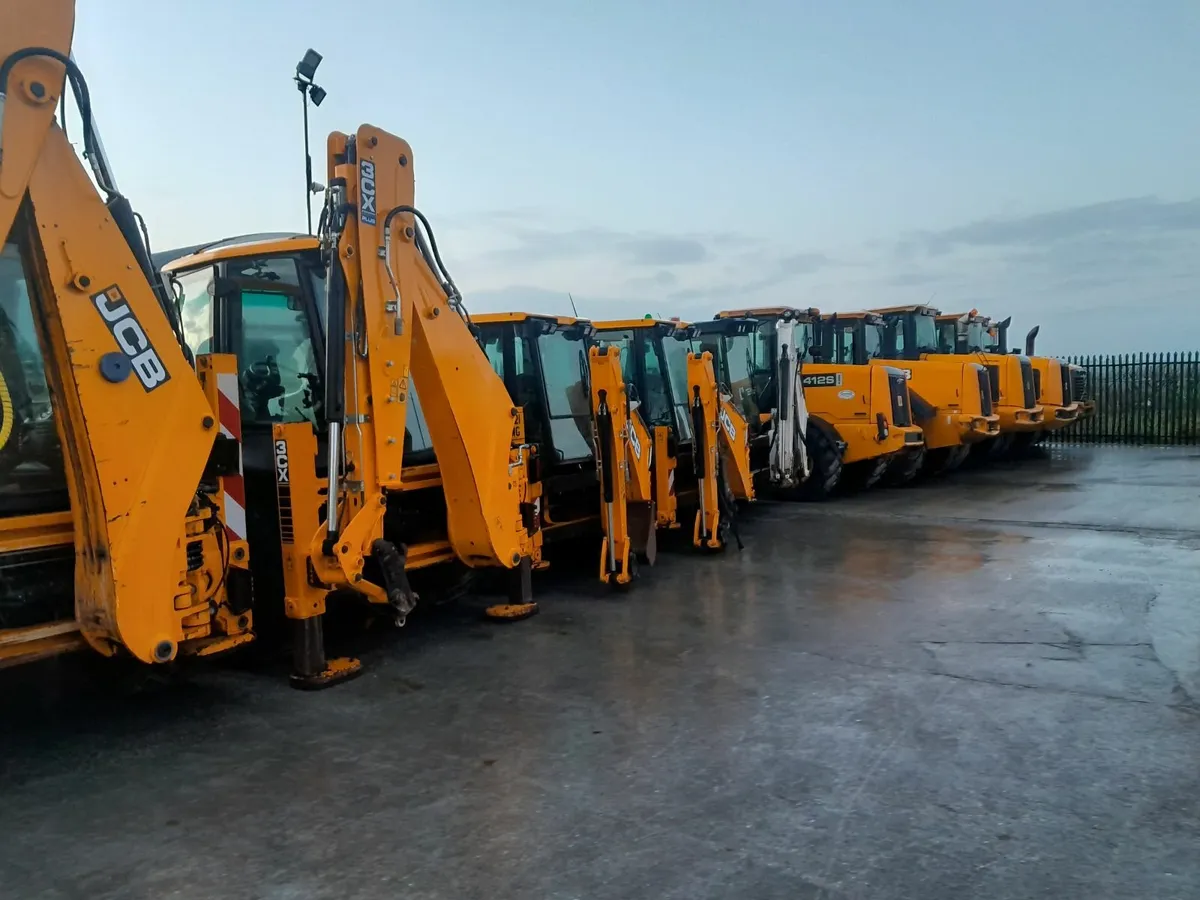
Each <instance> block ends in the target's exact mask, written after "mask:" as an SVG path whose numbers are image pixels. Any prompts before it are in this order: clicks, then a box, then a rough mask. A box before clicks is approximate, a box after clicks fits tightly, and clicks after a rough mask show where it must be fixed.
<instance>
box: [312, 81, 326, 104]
mask: <svg viewBox="0 0 1200 900" xmlns="http://www.w3.org/2000/svg"><path fill="white" fill-rule="evenodd" d="M308 99H309V100H311V101H312V102H313V106H320V105H321V101H322V100H324V99H325V88H323V87H317V86H316V85H315V84H310V85H309V86H308Z"/></svg>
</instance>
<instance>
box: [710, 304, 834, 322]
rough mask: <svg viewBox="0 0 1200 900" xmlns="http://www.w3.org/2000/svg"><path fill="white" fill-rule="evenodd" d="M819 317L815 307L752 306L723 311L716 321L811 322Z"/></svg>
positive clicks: (819, 312) (718, 314)
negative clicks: (792, 320)
mask: <svg viewBox="0 0 1200 900" xmlns="http://www.w3.org/2000/svg"><path fill="white" fill-rule="evenodd" d="M820 315H821V311H820V310H819V309H817V308H816V307H815V306H810V307H809V308H808V309H798V308H796V307H793V306H753V307H749V308H746V309H723V310H721V311H720V312H719V313H717V314H716V316H715V317H714V318H717V319H799V320H800V321H811V320H813V319H816V318H817V317H818V316H820Z"/></svg>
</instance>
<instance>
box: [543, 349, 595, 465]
mask: <svg viewBox="0 0 1200 900" xmlns="http://www.w3.org/2000/svg"><path fill="white" fill-rule="evenodd" d="M538 351H539V353H540V355H541V359H542V375H543V380H544V382H545V385H546V399H547V401H548V403H549V409H548V410H547V412H548V414H549V418H550V431H551V438H552V441H553V443H554V450H555V452H556V454H557V455H558V458H559V460H560V461H569V460H579V459H588V458H590V457H591V456H592V453H593V451H592V397H591V386H590V385H589V384H588V369H587V365H588V362H587V345H586V344H585V343H584V342H583V341H582V340H578V339H573V338H571V337H568V336H567V335H566V334H564V333H563V332H561V331H557V332H554V333H552V334H543V335H540V336H539V337H538Z"/></svg>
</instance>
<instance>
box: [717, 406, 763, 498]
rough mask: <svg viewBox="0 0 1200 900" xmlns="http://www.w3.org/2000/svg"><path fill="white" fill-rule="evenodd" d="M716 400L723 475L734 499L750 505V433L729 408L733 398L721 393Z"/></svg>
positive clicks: (752, 474) (733, 408)
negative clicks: (717, 401) (717, 402)
mask: <svg viewBox="0 0 1200 900" xmlns="http://www.w3.org/2000/svg"><path fill="white" fill-rule="evenodd" d="M718 397H719V400H720V404H719V412H718V413H717V424H718V425H720V429H719V430H718V436H719V438H720V447H721V460H722V464H723V465H724V466H725V475H726V477H727V479H728V481H729V487H730V489H731V490H732V491H733V496H734V497H736V498H737V499H738V500H747V501H752V500H754V499H755V496H754V472H753V470H752V469H751V467H750V429H749V426H748V425H747V423H746V417H745V416H743V415H742V413H741V411H740V410H739V409H738V408H737V407H736V406H734V405H733V398H732V397H731V396H730V395H729V394H727V393H725V392H724V391H723V390H719V391H718Z"/></svg>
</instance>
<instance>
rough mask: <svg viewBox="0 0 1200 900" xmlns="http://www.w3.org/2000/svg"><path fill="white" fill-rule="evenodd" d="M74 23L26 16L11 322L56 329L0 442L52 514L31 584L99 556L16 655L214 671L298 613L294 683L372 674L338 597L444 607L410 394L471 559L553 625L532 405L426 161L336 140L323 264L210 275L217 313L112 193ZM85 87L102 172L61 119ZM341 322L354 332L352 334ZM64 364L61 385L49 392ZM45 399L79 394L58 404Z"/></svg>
mask: <svg viewBox="0 0 1200 900" xmlns="http://www.w3.org/2000/svg"><path fill="white" fill-rule="evenodd" d="M72 27H73V6H72V4H71V3H69V2H62V0H57V2H47V3H42V4H40V5H38V6H36V7H34V6H33V5H32V4H12V3H10V4H9V5H7V6H5V7H4V8H3V10H0V85H2V86H3V91H4V97H3V103H2V104H0V228H2V229H3V232H4V234H5V235H6V241H5V251H4V262H5V265H4V268H3V275H4V278H5V279H6V282H7V283H6V284H5V285H4V290H3V291H2V292H0V297H2V298H3V299H4V300H5V301H8V305H9V308H7V309H6V310H5V318H6V319H7V320H8V321H9V323H10V324H12V323H14V322H21V323H27V324H28V328H27V329H26V330H25V334H24V335H22V334H20V333H18V332H17V331H16V329H15V328H14V329H13V334H12V335H11V338H12V340H11V341H8V340H7V338H8V337H9V336H8V335H6V336H5V340H3V341H0V344H5V343H7V344H8V348H9V349H11V350H13V352H12V353H7V351H6V350H4V348H0V356H5V357H6V358H11V357H15V358H16V359H17V360H18V361H19V362H20V363H21V365H20V367H19V368H20V371H19V372H17V373H15V374H14V373H11V372H5V373H4V380H5V385H6V392H7V393H8V394H9V395H10V396H12V395H13V394H14V391H13V390H11V389H7V385H8V384H9V383H10V382H13V383H16V382H20V385H21V386H20V387H18V388H17V389H16V390H15V396H17V397H18V398H20V402H21V403H22V404H23V407H22V409H21V410H20V415H21V420H20V422H19V423H18V422H17V416H16V413H17V410H15V409H14V415H13V417H12V420H11V427H10V428H5V429H4V430H3V432H0V434H3V436H4V438H5V440H6V443H12V448H13V450H14V451H15V452H19V453H22V454H28V455H23V456H21V457H19V458H17V459H15V460H12V458H11V457H10V461H12V462H15V465H13V466H12V467H11V468H10V469H9V470H8V471H7V474H8V476H9V477H10V478H11V481H10V484H11V486H12V488H15V490H10V491H7V492H5V493H16V492H20V491H21V485H22V482H23V481H24V480H25V477H26V474H27V473H28V474H31V475H32V479H31V482H30V483H31V484H34V485H35V487H43V488H48V489H47V490H36V489H35V491H34V492H33V493H34V494H35V495H40V496H43V497H45V498H48V500H49V507H48V508H44V509H38V508H37V507H36V506H33V507H26V508H24V509H17V511H16V512H15V513H14V514H13V515H10V516H9V517H8V520H7V521H6V523H5V525H6V527H4V528H3V529H2V532H3V538H0V540H3V542H4V543H3V544H2V545H0V554H2V555H3V558H4V560H5V561H10V560H12V559H13V554H16V555H17V556H18V557H21V558H20V559H19V562H20V564H22V565H24V564H26V563H28V562H29V561H30V556H29V555H30V554H31V553H34V554H36V553H39V552H41V551H44V550H49V551H52V553H51V554H50V555H51V556H54V555H55V554H56V555H57V560H58V561H59V562H61V561H62V552H63V550H62V548H71V550H72V551H73V559H74V578H73V584H72V585H71V590H70V593H69V595H68V597H69V599H67V600H64V598H62V597H61V596H52V597H50V598H49V599H46V595H45V593H44V592H43V590H42V589H43V588H45V587H51V588H52V587H54V586H55V582H54V580H53V579H51V578H47V579H36V578H27V579H26V581H25V582H24V586H25V587H26V588H28V590H26V591H24V592H23V594H22V595H21V596H19V597H15V598H9V599H11V600H12V601H13V602H12V603H9V602H7V601H6V604H5V621H4V622H3V623H0V624H2V625H4V626H9V625H13V623H12V621H11V620H12V617H11V616H9V615H8V613H9V612H10V607H15V608H16V613H17V615H18V616H19V617H20V619H21V620H20V621H18V622H17V623H16V624H15V625H14V626H13V627H6V628H4V630H3V631H2V632H0V660H4V661H14V660H18V659H28V658H31V657H35V656H41V655H46V654H48V653H51V652H57V651H59V650H63V649H69V648H70V647H72V646H78V645H79V643H80V636H82V639H83V640H84V641H86V642H87V643H88V644H90V645H91V646H93V647H94V648H95V649H97V650H99V651H100V652H103V653H106V654H112V653H116V652H118V651H120V650H125V651H127V652H129V653H130V654H132V655H133V656H135V657H136V658H138V659H141V660H143V661H146V662H166V661H169V660H171V659H174V658H176V657H177V656H181V655H205V654H210V653H214V652H217V651H218V650H222V649H226V648H229V647H232V646H236V645H238V644H241V643H244V642H246V641H248V640H250V639H251V636H252V632H251V627H252V622H251V605H252V602H253V599H256V598H258V597H261V596H264V595H265V596H268V597H271V596H279V595H282V599H283V606H284V608H285V610H286V612H287V615H288V617H289V618H291V619H293V620H294V621H295V623H296V627H295V629H294V632H295V636H296V650H295V654H294V662H295V672H294V682H295V683H296V684H297V685H299V686H304V687H315V686H321V685H324V684H328V683H332V682H334V681H337V680H339V679H340V678H343V677H346V676H348V675H351V674H353V673H354V672H355V671H357V668H358V666H357V663H356V662H354V661H353V660H344V661H329V660H326V659H325V654H324V649H323V642H322V632H321V627H320V616H321V614H322V613H323V612H324V609H325V603H326V600H327V597H328V595H329V594H331V593H334V592H339V593H345V594H348V595H358V596H361V597H365V598H366V599H368V600H370V601H372V602H374V603H377V604H379V605H381V606H384V607H386V608H388V609H389V610H390V612H391V613H392V614H393V615H394V616H395V617H396V618H397V619H403V617H404V616H405V615H406V614H407V612H408V610H409V609H411V606H412V604H413V602H415V599H416V598H415V594H414V593H413V591H412V590H411V587H410V586H409V584H408V582H407V580H406V577H405V575H406V572H405V568H406V567H405V554H404V547H403V543H402V542H401V539H402V538H403V537H404V527H403V525H404V521H405V513H406V510H405V508H404V504H402V503H401V502H400V501H401V499H402V498H403V496H404V492H405V489H406V487H407V486H408V485H406V484H405V483H404V482H403V481H402V480H401V478H400V473H401V471H402V463H403V461H404V460H403V450H404V445H403V442H402V437H403V435H404V428H405V422H406V412H407V406H408V395H409V388H410V379H411V381H413V382H418V383H421V385H422V391H423V396H424V399H425V404H424V412H425V416H424V419H425V420H426V421H427V423H428V428H429V433H430V434H431V436H432V439H433V442H434V443H435V444H437V445H438V449H439V458H438V464H439V473H440V474H439V476H438V477H444V479H445V484H446V488H445V491H444V501H443V506H444V510H445V511H444V522H445V528H446V543H447V544H448V547H449V550H450V552H451V553H452V554H453V555H454V556H455V557H457V558H458V559H459V560H461V561H463V562H464V563H465V564H466V565H468V566H488V565H492V566H502V567H504V568H508V569H511V570H512V571H513V572H514V573H515V574H516V577H515V578H513V579H512V584H513V585H514V593H515V595H516V599H517V600H518V601H519V602H518V603H516V604H513V605H510V606H509V607H506V609H507V610H508V611H509V613H512V614H523V613H527V612H529V611H531V610H532V609H533V608H534V607H533V604H532V603H531V601H530V597H529V592H530V590H529V570H530V568H531V565H532V564H533V563H534V562H535V561H536V560H537V559H538V557H539V555H540V535H539V533H538V530H537V522H536V499H537V498H536V487H537V486H536V484H534V483H531V482H530V480H529V478H528V466H529V464H530V462H531V460H530V455H529V453H528V447H527V446H526V445H525V444H524V443H523V439H522V437H521V436H522V433H523V427H522V419H521V413H520V410H519V409H514V408H513V406H512V404H511V403H510V402H509V401H508V399H507V396H506V392H505V389H504V385H503V384H502V383H501V382H500V381H499V379H498V378H497V377H496V376H495V375H494V373H493V372H492V369H491V366H490V365H489V364H488V362H487V359H486V357H485V356H484V355H483V353H482V352H481V350H480V349H479V347H478V345H477V344H476V343H475V340H474V338H473V336H472V335H471V333H470V331H469V329H468V328H467V325H466V323H465V322H464V321H463V319H462V318H461V317H460V315H458V314H457V313H459V312H460V311H461V300H460V298H459V296H458V293H457V290H456V289H455V288H454V286H453V283H452V282H451V281H450V279H449V277H448V276H447V275H446V273H445V267H444V266H443V265H442V264H441V260H440V257H439V256H438V252H437V248H436V244H435V243H434V241H433V236H432V233H431V232H430V231H429V229H428V226H427V223H425V220H424V218H423V216H421V214H420V213H419V212H417V211H416V210H415V209H414V208H413V207H412V198H413V187H412V186H413V181H412V165H411V161H412V154H411V150H410V149H409V147H408V146H407V144H405V143H404V142H403V141H401V140H399V139H398V138H395V137H392V136H391V135H388V134H386V133H385V132H382V131H380V130H378V129H375V128H372V127H370V126H364V127H363V128H361V129H359V131H358V133H357V134H356V135H354V136H347V135H342V134H336V133H335V134H334V135H332V136H331V138H330V142H329V175H330V180H329V184H330V188H329V191H328V193H327V198H326V201H327V202H326V209H325V213H324V214H323V224H322V229H321V230H322V239H321V248H322V250H321V254H320V255H318V257H317V264H316V265H315V266H313V267H312V268H311V270H310V269H303V268H299V267H297V266H293V268H292V272H291V273H290V274H291V276H292V277H291V280H289V279H288V278H286V277H285V276H284V275H281V274H280V269H279V267H280V266H283V267H285V268H286V265H287V263H288V262H289V260H287V259H280V258H278V256H276V257H270V258H268V259H266V260H265V263H264V264H262V265H259V264H258V263H259V261H258V259H257V257H259V256H261V253H259V252H257V251H256V252H255V254H254V255H255V259H253V260H250V261H249V263H248V264H247V265H244V266H241V267H235V271H233V272H229V271H224V272H220V271H218V270H216V269H214V268H213V267H212V266H210V267H209V270H208V271H207V272H205V273H204V274H203V275H201V276H200V277H199V278H198V280H199V281H200V282H201V284H202V285H203V286H204V296H203V298H201V297H200V296H199V295H197V294H193V295H192V296H190V297H189V296H188V295H187V293H186V292H185V293H184V295H183V296H182V297H175V296H172V295H171V292H170V291H169V290H168V289H167V288H166V286H165V285H164V284H163V283H162V282H161V280H160V279H159V278H158V276H157V273H156V272H155V271H154V267H153V264H152V262H151V255H150V253H149V249H148V247H147V244H146V241H145V239H144V236H143V232H142V230H141V229H139V227H138V222H137V219H136V217H135V216H134V215H133V213H132V211H131V210H130V207H129V203H128V201H127V200H125V198H124V197H122V196H121V195H120V194H119V193H118V192H117V190H116V187H115V185H114V183H113V181H112V177H111V172H110V170H109V167H108V164H107V161H106V159H105V157H104V154H103V151H102V149H101V148H100V145H99V140H98V138H97V137H96V134H95V127H94V123H93V121H92V115H91V107H90V98H89V97H88V94H87V90H86V85H85V84H84V82H83V78H82V75H81V74H80V72H79V70H78V68H77V67H76V66H75V65H74V63H73V62H72V61H71V60H70V57H69V49H70V38H71V31H72ZM64 71H65V73H66V80H67V83H69V85H70V87H71V88H72V93H73V95H74V98H75V103H76V105H77V107H78V111H79V115H80V119H81V121H82V124H83V130H82V139H83V143H84V148H85V151H86V158H87V160H88V162H89V163H90V165H91V167H92V172H91V179H89V177H88V174H87V173H85V172H84V170H83V168H82V166H81V165H80V163H79V161H78V160H77V159H76V157H75V155H74V153H73V151H72V149H71V147H70V145H69V144H68V142H67V141H66V139H65V137H64V135H63V133H62V131H61V129H60V128H58V127H57V125H56V124H55V123H54V114H55V109H56V106H57V104H58V101H59V99H60V95H61V92H62V89H63V86H64ZM93 180H94V181H95V184H96V185H97V186H98V187H99V189H100V191H102V192H103V194H104V198H103V199H102V198H101V197H100V196H99V195H98V194H97V190H96V187H94V186H93V184H92V181H93ZM418 222H419V223H420V225H421V227H418ZM51 234H52V235H53V240H52V241H51V240H48V239H47V238H46V237H44V235H51ZM315 244H316V242H315V241H314V242H313V246H315ZM292 262H294V260H293V261H292ZM435 273H436V274H435ZM302 276H303V278H304V280H301V277H302ZM318 283H319V287H318ZM314 288H317V289H318V290H319V293H320V295H321V302H320V303H319V304H318V303H317V302H316V297H315V294H316V293H317V290H314ZM80 299H82V300H86V301H87V302H85V303H79V302H76V301H77V300H80ZM306 301H307V302H308V303H309V306H308V307H305V306H304V303H305V302H306ZM315 309H320V310H321V312H326V311H327V314H328V319H329V321H330V322H336V323H338V325H337V327H335V328H333V329H332V330H331V331H332V336H331V338H330V339H328V340H323V339H322V338H321V335H320V329H318V327H317V324H316V323H317V322H318V319H319V316H317V315H310V313H312V312H313V311H314V310H315ZM181 313H182V319H181V318H180V315H181ZM22 314H23V316H22ZM297 325H299V326H300V327H299V329H297ZM297 332H299V333H297ZM22 338H24V339H23V340H22ZM289 342H290V343H289ZM31 343H35V344H36V346H37V348H38V349H37V352H36V353H29V352H28V348H29V346H30V344H31ZM22 347H23V348H24V350H22V352H20V353H18V352H17V349H20V348H22ZM318 348H319V349H320V350H321V351H322V352H319V353H318V352H317V350H318ZM317 360H320V363H317ZM318 365H319V366H320V368H318ZM42 371H44V373H45V374H44V376H42V377H43V378H44V380H45V382H47V383H48V387H40V386H39V385H36V384H31V383H30V379H29V377H28V376H29V375H30V373H31V372H32V373H33V374H40V373H41V372H42ZM321 376H326V377H324V378H323V380H322V377H321ZM39 395H42V396H46V397H50V398H53V402H52V403H50V404H47V405H46V407H43V409H42V410H41V411H40V412H38V411H37V402H38V400H37V398H38V397H39ZM239 413H240V415H239ZM31 417H32V418H31ZM47 419H52V421H53V427H54V428H55V431H56V432H57V434H58V436H59V438H60V440H59V446H61V448H62V449H61V450H59V451H57V453H56V452H55V450H54V449H53V443H52V442H47V441H46V440H45V439H44V434H45V431H46V428H45V427H44V426H45V421H46V420H47ZM318 427H319V430H320V431H321V434H319V435H318V434H316V433H315V432H316V430H317V429H318ZM5 432H6V433H5ZM27 432H28V434H27ZM14 435H16V437H14ZM27 436H28V438H29V439H28V440H26V439H25V438H26V437H27ZM239 438H241V439H242V443H243V444H244V447H243V446H239ZM14 441H15V443H13V442H14ZM47 448H50V449H47ZM6 449H7V447H6ZM243 449H244V450H245V453H244V455H243V453H242V452H241V451H242V450H243ZM252 463H253V464H254V465H255V466H257V467H258V468H254V467H253V466H252V465H251V464H252ZM55 469H57V470H58V472H59V473H60V474H59V480H58V484H60V485H63V486H64V487H65V493H66V494H67V496H68V498H69V502H67V503H64V502H62V500H61V499H57V498H61V495H62V493H63V492H62V491H55V490H54V489H53V488H54V482H55V477H54V476H55V471H54V470H55ZM47 472H48V473H49V475H47V474H46V473H47ZM38 513H41V515H38ZM264 519H265V520H269V521H270V523H271V524H272V525H273V534H272V536H271V537H272V540H273V542H274V549H275V553H274V554H271V553H267V554H265V555H263V557H262V559H257V558H256V559H254V565H253V569H251V568H250V565H251V556H250V554H249V553H248V550H247V544H248V543H251V544H253V543H255V541H254V538H253V536H252V533H253V532H254V531H255V530H256V527H257V526H261V523H262V521H263V520H264ZM258 530H259V534H260V536H261V534H262V530H261V528H258ZM393 538H395V539H393ZM257 545H258V549H263V548H266V547H269V546H270V545H271V541H267V542H265V543H264V542H263V541H262V540H259V541H258V542H257ZM22 555H23V556H22ZM45 561H46V560H45V559H41V560H34V562H37V563H44V562H45ZM51 561H53V560H51ZM251 571H253V572H254V575H255V578H256V579H257V580H258V582H259V584H258V588H259V590H258V591H255V592H254V593H253V594H252V590H253V589H252V587H251V578H250V572H251ZM60 583H61V581H60Z"/></svg>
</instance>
